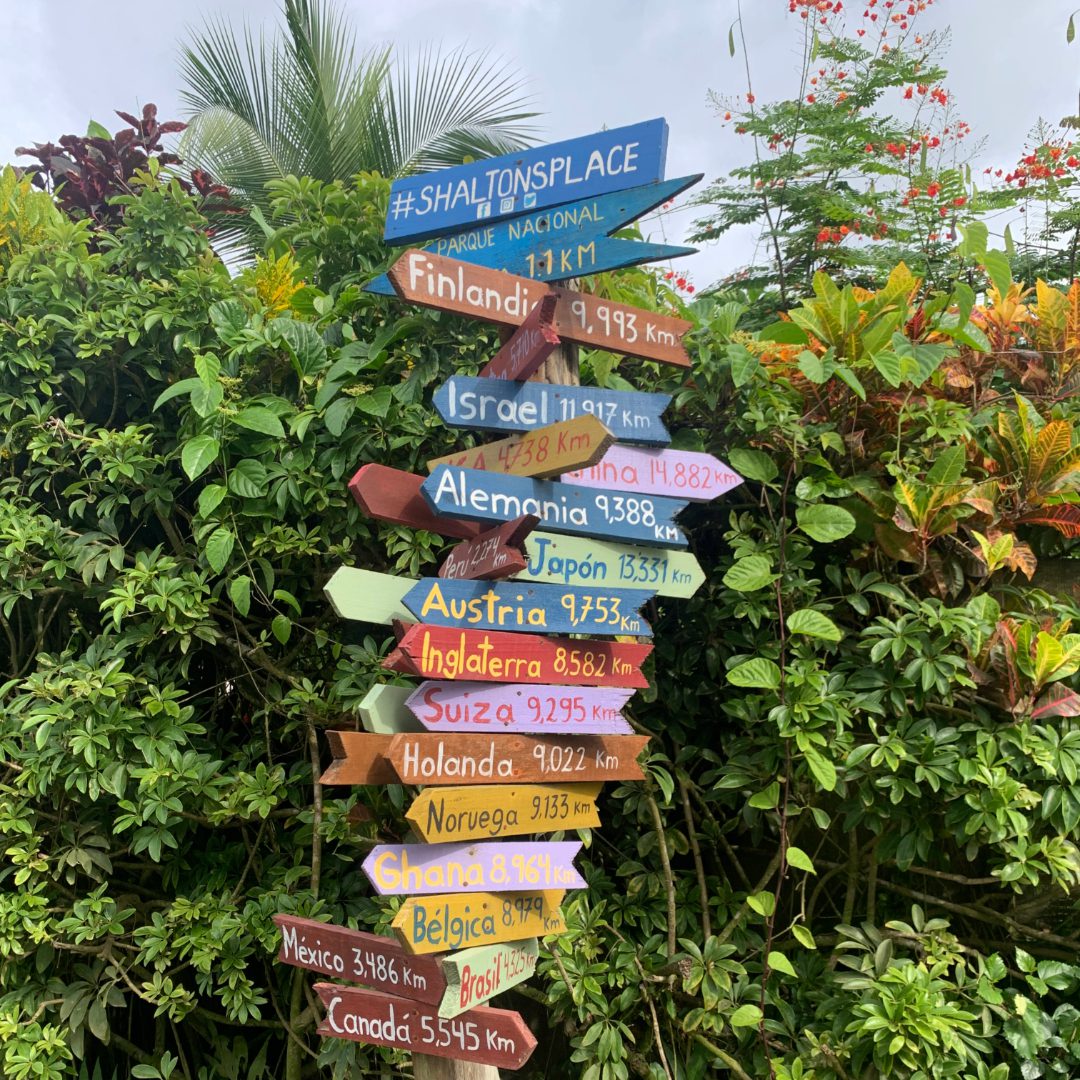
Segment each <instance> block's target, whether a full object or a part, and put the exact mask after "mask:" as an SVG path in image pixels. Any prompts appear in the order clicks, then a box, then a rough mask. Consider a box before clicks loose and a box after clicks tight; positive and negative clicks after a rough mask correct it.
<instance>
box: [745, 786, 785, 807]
mask: <svg viewBox="0 0 1080 1080" xmlns="http://www.w3.org/2000/svg"><path fill="white" fill-rule="evenodd" d="M779 801H780V781H779V780H774V781H773V782H772V783H771V784H770V785H769V786H768V787H767V788H766V789H765V790H764V791H759V792H757V793H756V794H754V795H751V796H750V799H749V802H750V805H751V806H752V807H753V808H754V809H755V810H772V809H773V807H775V806H776V804H777V803H778V802H779Z"/></svg>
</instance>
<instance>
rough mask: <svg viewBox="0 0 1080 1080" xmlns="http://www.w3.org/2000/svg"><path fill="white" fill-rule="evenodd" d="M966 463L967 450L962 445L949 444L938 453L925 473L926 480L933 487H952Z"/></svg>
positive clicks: (957, 480)
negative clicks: (932, 465) (932, 464)
mask: <svg viewBox="0 0 1080 1080" xmlns="http://www.w3.org/2000/svg"><path fill="white" fill-rule="evenodd" d="M965 464H967V452H966V451H965V449H964V447H962V446H950V447H949V448H948V449H946V450H942V451H941V453H939V454H938V456H937V460H936V461H935V462H934V467H933V468H932V469H931V470H930V471H929V472H928V473H927V474H926V482H927V483H928V484H931V485H933V486H934V487H952V486H953V485H955V484H957V483H959V481H960V478H961V477H962V476H963V475H964V465H965Z"/></svg>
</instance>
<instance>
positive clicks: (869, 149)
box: [863, 143, 874, 154]
mask: <svg viewBox="0 0 1080 1080" xmlns="http://www.w3.org/2000/svg"><path fill="white" fill-rule="evenodd" d="M863 149H864V150H865V151H866V152H867V153H868V154H872V153H873V152H874V144H873V143H867V144H866V145H865V146H864V147H863Z"/></svg>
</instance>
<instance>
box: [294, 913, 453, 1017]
mask: <svg viewBox="0 0 1080 1080" xmlns="http://www.w3.org/2000/svg"><path fill="white" fill-rule="evenodd" d="M274 922H275V923H276V924H277V927H278V929H279V930H280V931H281V951H280V952H279V953H278V960H280V961H281V963H283V964H291V965H292V966H293V967H302V968H307V969H308V970H309V971H318V972H321V973H322V974H323V975H329V976H331V977H332V978H335V979H351V980H352V981H353V982H358V983H362V984H363V985H364V986H370V987H372V988H373V989H375V990H382V991H385V992H386V993H388V994H398V995H400V996H401V997H405V998H412V999H413V1000H415V1001H426V1002H427V1003H428V1004H429V1005H441V1003H442V1001H443V999H444V997H445V994H446V987H447V982H446V977H445V975H444V974H443V969H442V966H441V964H440V963H439V962H438V961H437V960H434V959H429V958H427V957H418V956H414V955H413V954H412V952H409V951H406V950H405V949H404V948H403V947H402V946H401V944H400V943H399V942H398V941H395V940H394V939H393V938H385V937H379V936H378V935H377V934H368V933H365V932H364V931H362V930H349V929H348V928H347V927H344V926H331V925H330V924H329V923H321V922H316V921H315V920H314V919H301V918H298V917H297V916H296V915H275V916H274Z"/></svg>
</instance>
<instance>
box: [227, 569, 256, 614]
mask: <svg viewBox="0 0 1080 1080" xmlns="http://www.w3.org/2000/svg"><path fill="white" fill-rule="evenodd" d="M229 599H230V600H232V602H233V606H234V607H235V608H236V610H237V611H239V612H240V614H241V615H247V613H248V612H249V611H250V610H251V578H249V577H248V576H247V574H241V575H240V576H239V577H234V578H233V579H232V580H231V581H230V582H229Z"/></svg>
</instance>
